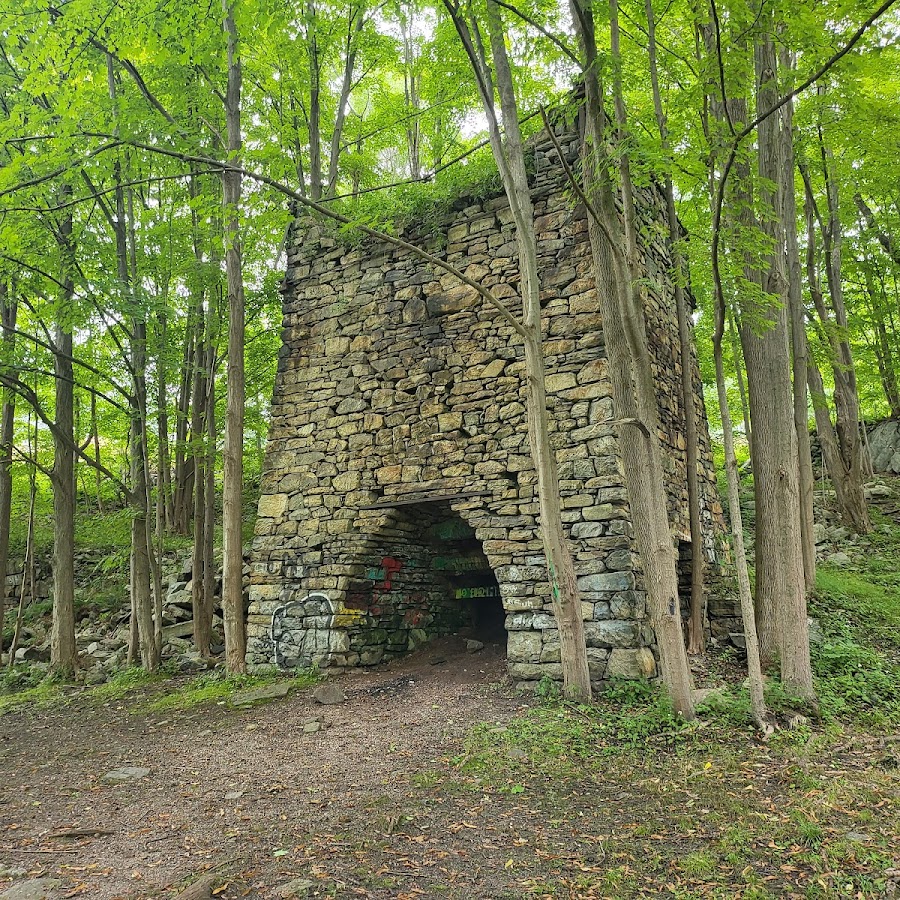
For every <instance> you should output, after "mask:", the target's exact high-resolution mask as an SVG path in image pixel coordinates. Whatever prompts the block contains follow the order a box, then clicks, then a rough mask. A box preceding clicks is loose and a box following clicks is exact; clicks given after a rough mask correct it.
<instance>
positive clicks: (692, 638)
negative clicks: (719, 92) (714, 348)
mask: <svg viewBox="0 0 900 900" xmlns="http://www.w3.org/2000/svg"><path fill="white" fill-rule="evenodd" d="M645 11H646V14H647V39H648V42H649V46H648V56H649V63H650V82H651V86H652V89H653V108H654V110H655V112H656V124H657V127H658V128H659V135H660V142H661V144H662V149H663V153H665V154H666V156H667V157H668V156H669V155H670V153H671V146H670V141H669V129H668V125H667V123H666V115H665V113H664V112H663V106H662V95H661V94H660V90H659V75H658V73H657V65H656V19H655V16H654V13H653V0H646V2H645ZM664 189H665V194H666V216H667V218H668V225H669V254H670V257H671V260H672V270H673V278H674V281H675V314H676V316H677V318H678V354H679V360H680V362H681V406H682V409H683V411H684V436H685V469H686V474H687V489H688V519H689V522H690V526H689V527H690V537H691V604H690V619H689V622H688V652H689V653H702V652H703V651H704V649H705V648H706V615H705V613H706V610H705V604H704V600H705V598H704V563H705V554H704V552H703V529H702V526H701V523H700V479H699V458H700V444H699V438H698V434H697V409H696V402H695V399H694V356H693V352H692V348H693V343H692V340H691V323H690V313H689V311H688V304H687V300H686V298H685V294H684V287H683V285H684V283H685V281H686V279H685V277H684V276H685V273H684V268H683V265H682V259H681V247H680V240H681V226H680V224H679V222H678V215H677V214H676V212H675V191H674V187H673V185H672V176H671V174H670V173H669V172H668V171H667V172H666V176H665V182H664Z"/></svg>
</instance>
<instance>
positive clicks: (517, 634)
mask: <svg viewBox="0 0 900 900" xmlns="http://www.w3.org/2000/svg"><path fill="white" fill-rule="evenodd" d="M541 644H542V641H541V634H540V632H539V631H511V632H510V633H509V636H508V638H507V643H506V655H507V659H509V661H510V662H538V661H539V660H540V658H541Z"/></svg>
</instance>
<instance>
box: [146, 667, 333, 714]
mask: <svg viewBox="0 0 900 900" xmlns="http://www.w3.org/2000/svg"><path fill="white" fill-rule="evenodd" d="M282 680H284V679H281V678H278V677H275V676H270V675H228V674H226V673H225V672H224V671H221V670H218V669H217V670H214V671H212V672H204V673H203V674H202V675H197V676H196V677H194V678H191V679H190V680H189V681H187V682H185V683H183V684H180V685H177V686H175V687H174V688H173V689H172V690H170V691H167V692H166V693H165V694H163V695H161V696H159V697H156V698H153V699H151V700H149V701H148V702H147V703H145V704H142V709H143V711H145V712H161V711H163V710H177V709H192V708H193V707H195V706H202V705H204V704H225V703H228V702H230V701H231V700H232V699H233V698H234V696H235V695H236V694H238V693H240V692H242V691H247V690H250V689H252V688H258V687H263V686H265V685H270V684H273V683H275V682H276V681H282ZM318 680H319V674H318V672H316V671H313V670H304V671H302V672H299V673H298V674H297V675H295V676H294V677H293V678H291V679H290V680H289V684H290V687H291V689H300V688H305V687H310V686H311V685H313V684H315V683H316V682H317V681H318Z"/></svg>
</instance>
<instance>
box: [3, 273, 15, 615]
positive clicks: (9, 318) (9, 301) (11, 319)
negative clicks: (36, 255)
mask: <svg viewBox="0 0 900 900" xmlns="http://www.w3.org/2000/svg"><path fill="white" fill-rule="evenodd" d="M17 312H18V301H17V298H16V296H15V294H14V293H13V294H10V292H9V289H8V284H7V282H6V281H3V280H0V326H2V330H3V356H4V359H3V365H4V366H6V365H9V364H11V363H12V361H13V360H12V354H13V352H14V349H15V343H16V335H15V331H16V315H17ZM15 416H16V394H15V391H13V390H12V389H11V388H7V389H4V391H3V409H2V412H0V615H2V613H3V610H4V604H5V603H6V572H7V567H8V562H9V525H10V516H11V514H12V487H13V483H12V461H13V439H14V437H15V424H16V423H15Z"/></svg>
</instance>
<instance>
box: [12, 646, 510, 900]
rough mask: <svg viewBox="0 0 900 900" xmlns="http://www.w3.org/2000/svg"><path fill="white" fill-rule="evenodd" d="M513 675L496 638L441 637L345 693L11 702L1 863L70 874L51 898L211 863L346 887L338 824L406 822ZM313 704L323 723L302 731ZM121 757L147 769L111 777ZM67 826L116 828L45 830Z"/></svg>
mask: <svg viewBox="0 0 900 900" xmlns="http://www.w3.org/2000/svg"><path fill="white" fill-rule="evenodd" d="M435 658H438V659H439V658H445V661H444V662H443V663H438V664H433V662H434V659H435ZM504 673H505V661H504V660H503V659H502V657H501V656H500V654H499V653H498V652H496V651H492V650H491V648H490V647H488V648H487V649H486V650H484V651H482V652H480V653H478V654H466V653H465V652H464V651H463V650H461V649H459V648H456V647H443V648H441V649H440V650H435V651H431V652H429V653H428V654H422V655H419V656H417V657H415V658H413V659H410V660H407V661H404V663H403V664H401V665H397V666H395V667H391V668H387V669H382V670H380V671H377V672H372V673H367V674H364V675H348V676H345V677H343V678H341V679H340V680H339V683H340V684H341V685H342V687H343V688H344V690H345V691H346V693H347V695H348V699H347V701H346V702H345V703H342V704H340V705H335V706H321V705H319V704H316V703H315V702H314V701H313V700H312V697H311V691H309V690H308V691H303V692H297V693H294V694H292V695H290V696H289V697H287V698H285V699H282V700H277V701H274V702H271V703H268V704H267V705H265V706H260V707H255V708H252V709H249V710H243V711H241V710H235V709H231V708H228V707H225V706H212V707H211V708H210V707H205V708H202V709H195V710H192V711H190V712H183V713H175V714H169V713H165V714H156V715H149V716H145V715H134V714H130V713H128V712H127V711H126V710H125V709H123V708H122V706H123V704H121V703H119V702H116V703H112V704H109V705H108V706H106V707H100V708H97V707H94V706H90V705H87V704H85V703H83V702H82V703H79V701H78V700H75V701H74V702H73V703H72V704H69V705H67V706H65V707H59V708H57V709H54V710H53V711H50V712H42V713H34V714H30V715H27V714H15V715H9V716H7V717H5V718H3V719H2V720H0V778H2V803H0V862H2V864H3V865H5V866H6V867H9V868H13V869H20V870H21V869H24V870H27V871H28V872H29V873H33V875H32V877H34V875H41V874H45V875H50V876H53V877H56V878H58V879H60V880H61V881H62V885H61V886H59V887H58V888H57V889H56V893H55V894H54V895H53V896H58V897H72V896H85V897H90V898H93V900H113V898H128V900H138V898H149V897H156V896H169V895H170V894H171V893H173V892H174V890H173V891H169V892H167V891H166V890H165V889H167V888H174V886H175V885H177V884H178V883H180V882H181V881H182V880H183V879H185V878H186V877H188V876H191V875H192V874H195V873H197V872H200V871H202V870H204V869H205V868H207V867H216V866H218V867H221V871H222V872H223V874H224V875H227V876H234V877H235V882H234V884H233V886H232V887H231V888H228V889H226V891H225V893H223V894H222V895H221V896H223V897H226V898H228V897H232V896H233V897H237V896H253V897H269V896H278V894H277V891H275V888H276V887H278V886H280V885H283V884H284V883H285V882H286V881H289V880H290V879H291V878H292V877H295V876H299V875H307V876H309V875H310V874H311V875H312V877H313V879H314V880H315V881H317V879H316V878H315V876H316V875H322V874H328V875H329V876H330V875H332V872H330V871H328V870H329V869H330V868H333V870H334V877H329V878H327V879H324V880H323V882H324V883H325V884H326V885H327V887H328V890H329V893H330V894H331V893H334V892H335V889H337V890H338V891H340V890H341V889H342V888H341V885H342V884H344V885H347V884H348V882H347V881H346V879H347V878H348V877H349V875H348V873H347V872H343V871H342V870H343V869H344V868H345V866H344V865H343V864H342V863H341V860H340V859H337V860H334V862H336V863H337V865H335V866H333V867H332V866H331V865H330V863H331V862H332V860H329V858H328V856H329V855H332V856H333V855H334V854H338V855H340V854H342V852H343V850H342V849H341V848H342V839H341V837H340V836H341V834H342V833H343V832H346V833H347V835H348V836H349V837H350V839H351V840H356V839H358V838H359V837H363V838H364V837H365V836H366V835H367V834H369V835H371V834H372V833H373V832H374V831H378V832H380V833H384V834H387V835H389V834H391V833H393V832H395V831H396V830H397V827H398V825H400V824H401V823H402V822H403V821H404V816H405V815H406V814H407V813H408V812H409V811H410V809H409V802H408V801H409V799H410V798H409V794H410V790H411V789H412V791H413V793H414V792H415V785H414V784H413V783H412V781H411V779H413V778H414V776H415V775H416V774H417V773H423V772H429V771H431V770H434V769H439V768H440V767H441V766H445V765H446V763H445V762H442V760H445V759H446V758H447V756H448V755H453V754H455V753H458V752H459V751H460V747H461V739H462V736H463V735H464V733H465V732H466V731H467V730H468V729H469V728H470V727H471V725H472V724H473V723H474V722H477V721H481V720H484V719H488V720H494V721H501V720H504V719H506V718H507V717H509V716H510V715H511V714H512V713H513V712H514V711H515V710H516V708H517V707H518V706H520V705H521V703H522V699H521V697H515V696H514V695H513V694H512V692H511V691H510V690H509V688H508V687H502V686H501V684H500V682H501V681H503V680H504ZM312 717H317V718H319V719H320V720H321V722H322V724H323V726H324V727H323V730H321V731H319V732H317V733H312V734H305V733H304V732H303V723H304V722H307V721H308V720H309V719H311V718H312ZM123 766H131V767H139V768H146V769H149V770H150V773H149V775H146V776H144V777H142V778H139V779H138V780H133V781H125V782H122V783H117V784H115V783H109V782H108V781H105V780H104V779H103V776H104V775H105V774H107V773H109V772H110V771H111V770H114V769H117V768H119V767H123ZM66 829H69V830H79V829H81V830H88V829H98V830H103V831H109V832H111V833H110V834H98V835H95V836H92V835H76V836H74V837H72V838H68V839H66V838H54V837H50V835H52V834H53V833H58V832H61V831H64V830H66ZM329 837H330V840H329ZM329 847H330V850H329ZM10 848H16V849H17V850H19V851H21V850H31V851H34V852H31V853H28V852H9V849H10ZM43 850H50V851H56V852H48V853H44V852H40V853H39V852H37V851H43ZM298 861H299V862H300V863H301V864H299V865H298ZM344 862H346V860H345V861H344ZM317 866H319V867H324V868H320V869H316V867H317ZM2 874H3V871H2V868H0V876H2ZM368 874H371V873H368ZM342 879H343V880H342ZM8 883H9V880H8V879H7V880H6V881H4V880H0V889H2V888H5V887H6V886H7V885H8ZM248 889H249V891H250V893H249V894H245V891H247V890H248ZM388 895H390V894H388Z"/></svg>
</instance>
